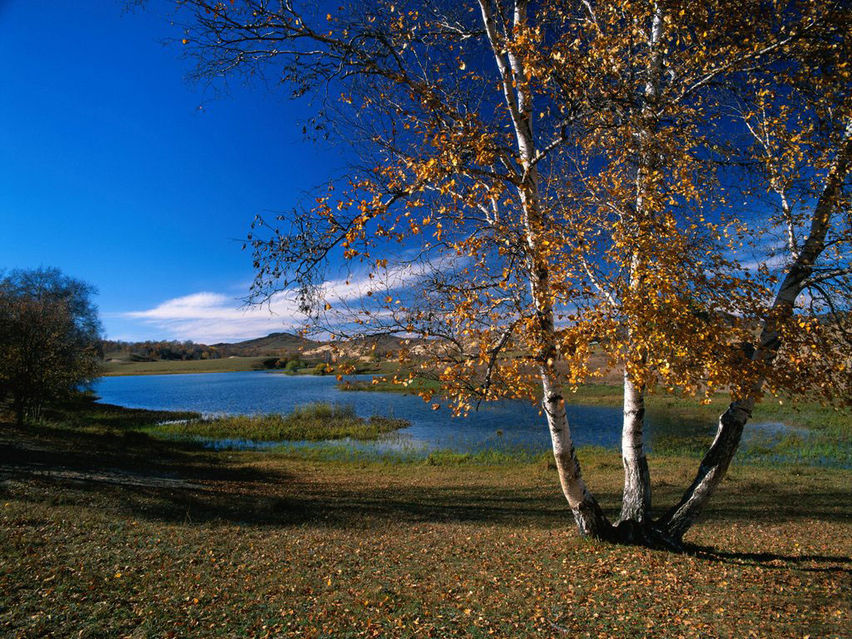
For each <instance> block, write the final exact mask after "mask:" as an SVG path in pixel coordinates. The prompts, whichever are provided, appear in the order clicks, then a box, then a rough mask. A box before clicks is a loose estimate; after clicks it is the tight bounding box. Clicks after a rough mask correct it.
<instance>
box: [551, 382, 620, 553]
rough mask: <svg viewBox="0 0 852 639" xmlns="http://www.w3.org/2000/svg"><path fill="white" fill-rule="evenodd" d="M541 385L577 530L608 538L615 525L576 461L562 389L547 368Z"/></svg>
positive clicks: (589, 534) (554, 448)
mask: <svg viewBox="0 0 852 639" xmlns="http://www.w3.org/2000/svg"><path fill="white" fill-rule="evenodd" d="M541 383H542V389H543V390H544V399H543V401H542V405H543V407H544V413H545V415H546V416H547V425H548V427H549V430H550V440H551V443H552V445H553V458H554V459H555V460H556V471H557V473H558V474H559V483H560V484H561V485H562V492H563V494H564V495H565V499H567V500H568V505H569V506H570V507H571V512H572V513H573V514H574V521H576V522H577V528H578V530H579V531H580V534H581V535H583V536H584V537H596V538H601V539H603V538H609V537H610V536H611V535H612V526H611V525H610V523H609V521H608V520H607V518H606V516H605V515H604V514H603V511H602V510H601V507H600V506H599V505H598V502H597V500H595V498H594V497H593V496H592V494H591V493H590V492H589V490H588V488H587V487H586V482H585V481H583V476H582V473H581V472H580V462H579V461H578V460H577V454H576V452H575V450H574V441H573V440H572V438H571V428H570V426H569V425H568V416H567V415H566V413H565V399H564V398H563V396H562V389H561V388H560V387H559V385H558V384H557V383H556V381H555V379H554V376H553V375H552V374H551V373H550V371H548V370H547V369H546V367H542V370H541Z"/></svg>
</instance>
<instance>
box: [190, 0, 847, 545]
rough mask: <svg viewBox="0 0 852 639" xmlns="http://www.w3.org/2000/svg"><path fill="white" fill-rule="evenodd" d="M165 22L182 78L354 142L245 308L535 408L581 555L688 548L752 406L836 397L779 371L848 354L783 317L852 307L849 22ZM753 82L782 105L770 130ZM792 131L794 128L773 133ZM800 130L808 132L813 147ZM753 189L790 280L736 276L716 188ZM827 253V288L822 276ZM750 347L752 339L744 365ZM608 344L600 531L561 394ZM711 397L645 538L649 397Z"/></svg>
mask: <svg viewBox="0 0 852 639" xmlns="http://www.w3.org/2000/svg"><path fill="white" fill-rule="evenodd" d="M178 8H179V11H178V16H179V17H180V19H182V20H183V25H184V33H183V34H182V38H181V40H182V43H183V46H185V47H186V50H187V52H188V54H189V55H192V56H194V57H195V58H196V59H197V61H198V71H197V74H198V77H200V78H205V79H207V80H215V79H217V78H228V77H233V76H234V74H235V73H243V74H245V77H249V78H251V77H254V76H258V75H263V76H264V77H265V78H266V79H267V82H270V81H273V80H274V81H276V82H277V81H280V82H281V83H283V84H284V85H285V86H287V87H289V88H290V90H292V91H293V92H294V93H295V94H296V95H305V94H310V95H313V96H315V100H316V101H317V110H318V112H319V113H318V114H317V118H316V119H314V120H311V121H310V122H309V124H310V126H312V127H313V128H314V129H315V130H319V131H320V132H322V133H323V134H327V135H330V136H332V138H333V139H336V140H338V141H342V140H343V139H345V140H347V141H349V142H351V143H353V150H352V151H351V152H350V157H351V158H352V160H353V161H352V170H351V173H350V174H349V175H348V176H347V178H346V179H344V180H336V181H333V182H330V183H329V184H328V185H327V186H326V187H325V188H323V189H321V190H320V191H319V192H318V193H317V194H316V197H315V199H314V201H313V202H312V203H311V204H310V205H306V206H305V208H304V209H303V210H300V211H298V212H294V214H293V215H283V216H279V217H278V218H277V219H272V220H264V219H258V220H256V222H255V228H254V229H253V231H252V235H251V236H250V237H249V241H250V242H251V244H252V246H253V248H254V252H255V267H256V269H257V278H256V281H255V284H254V286H253V296H254V299H255V300H256V301H258V302H263V301H265V300H269V299H271V298H272V297H274V296H276V295H281V294H286V292H288V291H290V292H291V293H292V294H294V295H296V296H297V297H298V299H299V301H300V303H301V305H302V307H303V309H304V310H305V312H306V313H307V315H308V316H309V318H310V321H311V323H312V325H313V326H321V327H322V328H323V329H324V330H327V331H331V332H333V333H335V334H336V335H338V336H340V337H352V336H357V335H367V334H369V335H376V334H398V335H403V336H405V337H407V338H410V339H412V340H413V341H412V348H411V349H409V350H408V351H406V350H405V349H403V350H402V351H401V353H400V360H401V363H402V364H405V365H406V369H405V370H407V373H406V374H400V375H398V376H397V377H396V378H395V381H397V382H399V383H403V384H408V383H411V382H412V380H413V379H416V377H418V376H423V375H434V377H435V378H436V379H438V380H439V381H440V382H441V393H440V398H441V401H448V402H450V403H451V405H452V406H453V408H454V409H455V410H456V411H457V412H459V413H465V412H466V411H468V410H471V409H473V408H475V407H476V406H477V405H478V403H479V402H481V401H490V400H496V399H501V398H506V397H513V398H529V399H531V400H536V401H538V400H539V399H540V401H541V406H542V410H543V417H544V421H546V424H547V428H548V430H549V433H550V436H551V441H552V448H553V454H554V459H555V461H556V467H557V473H558V477H559V481H560V485H561V487H562V491H563V494H564V495H565V498H566V500H567V502H568V505H569V506H570V508H571V510H572V512H573V515H574V519H575V521H576V524H577V526H578V529H579V531H580V533H581V534H583V535H589V536H595V537H601V538H610V539H621V540H624V541H641V542H650V543H666V544H669V545H677V544H678V543H679V541H680V539H681V537H682V535H683V534H684V532H685V531H686V530H687V529H688V527H689V526H690V525H691V523H692V522H693V521H694V520H695V518H696V517H697V515H698V514H699V513H700V510H701V507H702V506H703V504H704V503H705V502H706V500H707V499H708V498H709V496H710V494H712V492H713V489H714V488H715V486H716V485H717V484H718V482H719V481H720V480H721V478H722V477H723V476H724V473H725V471H726V469H727V466H728V464H729V463H730V459H731V457H732V456H733V453H734V451H735V450H736V446H737V444H738V442H739V439H740V436H741V433H742V427H743V425H744V424H745V420H746V419H747V417H748V415H750V413H751V409H752V408H753V406H754V404H755V402H757V401H759V399H760V398H761V396H762V394H763V392H764V390H765V389H766V388H770V389H771V390H773V391H778V390H790V391H799V392H808V390H812V389H813V388H814V387H819V385H820V384H823V386H822V387H823V388H824V387H825V384H826V383H827V381H826V380H827V377H826V375H829V373H830V372H831V371H833V372H834V373H838V372H842V369H838V368H837V366H839V364H834V365H833V366H829V367H822V369H820V370H810V371H807V373H808V375H805V374H804V373H803V374H802V375H799V376H791V374H790V373H789V370H790V369H789V367H788V366H787V365H786V364H784V362H787V361H792V360H793V359H795V356H794V355H793V354H794V353H799V354H801V350H802V348H804V347H805V346H804V345H805V343H806V342H807V340H805V341H802V340H801V339H800V338H799V337H798V336H800V335H802V334H803V333H804V334H817V333H819V335H820V336H821V337H820V339H821V340H823V342H821V343H820V348H823V349H824V348H827V347H828V344H829V343H830V344H832V345H833V344H834V343H835V342H836V341H837V340H836V338H838V337H842V336H843V335H845V333H842V332H840V333H837V332H834V331H828V330H822V324H820V322H819V321H818V320H817V316H816V313H817V311H816V308H814V309H813V310H811V311H806V310H805V309H798V310H797V306H796V304H797V300H800V295H801V294H802V292H803V291H805V290H807V289H808V287H809V286H810V287H812V288H814V287H817V286H820V287H821V289H822V291H823V292H824V294H821V295H819V296H817V295H812V296H810V297H809V299H810V300H812V301H813V300H816V299H817V298H818V297H819V299H821V300H824V301H823V302H820V303H822V304H828V303H829V302H828V300H830V304H831V305H832V306H831V308H832V309H833V311H834V315H835V316H837V317H843V316H844V313H846V311H847V309H848V303H847V302H846V301H843V297H842V295H840V294H839V293H842V291H843V286H844V284H843V282H847V281H848V280H842V278H843V277H845V276H846V275H848V269H846V270H845V267H844V259H845V258H844V255H846V253H844V249H843V248H842V247H843V246H846V245H845V242H847V240H848V228H846V227H848V206H846V205H847V200H846V198H845V195H844V194H845V189H846V186H847V182H848V164H849V159H848V149H847V146H848V145H847V140H848V137H843V135H840V137H838V134H837V130H839V129H838V123H839V122H844V121H845V120H844V117H846V115H845V114H848V106H849V105H848V96H847V95H846V93H845V88H844V87H845V86H846V85H848V81H847V80H846V79H847V78H848V73H847V71H846V70H845V69H846V67H845V66H844V65H843V62H842V60H843V58H842V54H843V53H845V52H847V51H848V34H845V32H844V31H843V29H842V27H841V26H840V25H842V24H843V22H842V20H843V19H844V17H848V16H845V14H844V13H843V11H845V10H844V9H842V7H841V6H837V7H835V6H826V5H816V4H811V3H807V2H803V3H799V2H790V3H786V4H784V5H783V6H781V5H779V4H778V3H775V5H774V6H773V7H771V9H772V10H771V11H770V7H769V6H768V5H764V4H763V3H761V2H745V3H743V2H737V3H728V2H714V3H707V4H705V5H702V6H701V7H698V8H696V7H692V6H687V4H685V3H680V2H665V3H664V2H659V3H648V2H619V3H611V2H590V1H586V0H584V1H580V2H567V1H557V2H551V3H543V4H541V5H538V4H537V3H530V2H527V1H525V0H511V1H510V0H478V1H477V2H469V3H441V2H404V3H397V2H384V1H381V0H379V1H374V2H366V3H363V2H362V3H357V4H355V3H343V4H342V6H335V7H333V9H332V10H330V11H328V12H325V11H320V10H319V9H318V8H317V6H316V5H314V4H312V3H305V4H304V5H298V4H296V3H294V2H290V1H286V0H285V1H279V2H266V1H264V0H244V1H243V2H232V3H231V2H229V3H224V2H208V1H206V0H187V1H183V2H179V3H178ZM811 65H821V67H820V70H821V71H822V72H823V73H822V75H821V76H820V80H819V83H822V84H821V86H817V85H816V84H814V85H813V86H809V85H808V83H807V77H808V69H809V68H810V66H811ZM773 78H775V79H773ZM767 83H769V85H770V89H769V90H770V93H771V96H772V97H771V98H766V99H764V100H763V103H764V106H766V107H768V111H767V109H764V110H763V111H760V110H757V109H756V106H755V105H757V104H758V102H759V98H760V96H761V95H763V96H767V95H769V94H765V93H761V91H763V90H765V88H766V87H765V85H766V84H767ZM773 83H774V84H773ZM782 85H783V86H784V89H783V90H780V89H779V90H778V91H774V88H775V87H776V86H777V87H781V86H782ZM761 86H762V87H763V88H761ZM826 87H830V88H831V90H830V91H824V92H823V95H822V97H821V98H819V99H817V101H816V103H814V96H816V95H819V90H821V89H825V88H826ZM732 105H736V109H734V108H733V107H732ZM784 108H786V109H789V110H790V113H795V114H796V115H793V116H787V117H785V116H783V115H778V114H775V113H774V111H775V110H778V109H782V110H783V109H784ZM785 113H787V112H786V111H785ZM800 113H801V114H810V115H808V116H807V117H812V119H813V118H816V120H815V124H814V126H817V124H816V121H818V124H819V126H820V127H821V128H820V129H819V132H818V134H817V131H816V129H813V130H811V129H810V128H808V127H809V126H810V124H805V121H804V120H802V119H801V118H799V115H798V114H800ZM802 117H805V116H804V115H803V116H802ZM797 118H799V119H797ZM794 123H796V124H798V125H800V128H799V129H798V130H794V129H793V128H791V127H792V126H793V124H794ZM755 127H757V128H755ZM761 127H762V128H761ZM752 129H754V130H755V131H758V129H759V131H758V135H763V139H764V141H765V140H766V139H767V136H770V137H769V138H768V139H769V141H768V142H766V144H765V145H763V147H761V146H760V144H759V142H760V140H757V141H756V142H755V141H750V142H748V143H746V142H745V141H744V140H745V139H746V137H747V136H748V135H751V139H752V140H755V139H756V136H755V135H754V133H753V132H751V131H752ZM778 140H783V142H779V141H778ZM784 144H787V145H793V146H796V147H797V148H801V149H802V153H801V154H800V155H799V156H797V157H799V159H800V162H799V164H805V165H807V171H806V173H807V175H808V188H807V189H799V190H798V191H797V195H796V199H795V202H796V204H797V206H798V207H799V208H798V209H797V210H796V212H795V213H793V212H791V211H788V212H786V213H785V212H784V210H785V207H787V209H789V208H790V202H791V198H792V186H791V184H792V183H791V182H790V181H789V178H788V177H785V176H788V174H789V173H790V172H791V171H792V170H793V167H792V166H790V165H788V164H784V163H783V162H779V161H778V160H779V155H781V154H782V153H783V148H784ZM761 148H762V149H763V150H760V149H761ZM812 151H813V152H812ZM817 151H818V152H817ZM796 168H798V165H797V167H796ZM746 169H748V177H749V179H750V180H751V182H752V190H751V191H750V192H749V193H750V195H749V197H750V198H751V201H752V202H758V201H761V202H765V201H766V197H767V196H777V195H778V190H779V189H781V190H783V191H784V192H785V198H786V202H787V204H782V205H781V210H782V213H781V216H782V218H783V219H789V220H791V222H790V227H791V228H792V231H791V233H792V234H793V235H794V236H795V238H797V239H795V240H794V241H792V242H791V243H790V247H792V249H791V250H793V251H794V253H795V255H794V254H793V253H791V259H790V260H789V261H788V262H785V264H784V266H783V267H782V270H781V271H778V269H776V271H777V272H774V273H771V272H769V271H768V269H767V267H766V266H765V265H764V266H762V267H761V268H759V269H749V268H745V266H744V264H743V263H742V261H741V257H740V254H741V253H742V250H743V248H744V244H743V239H744V238H755V239H757V235H756V234H757V233H758V229H757V228H756V227H755V226H754V225H753V224H752V223H753V221H754V220H753V219H752V218H751V217H750V216H749V215H748V214H747V212H746V211H741V210H738V209H737V208H736V206H734V205H733V204H734V203H733V202H732V199H731V193H732V187H731V184H730V183H731V181H732V180H733V181H736V180H737V179H739V178H737V176H736V174H737V172H738V171H742V172H745V170H746ZM744 174H745V173H744ZM788 191H789V193H788ZM844 215H845V217H843V216H844ZM784 216H786V217H784ZM808 220H810V230H809V231H808V232H807V234H806V235H804V236H803V235H801V233H802V230H801V229H802V227H803V226H807V221H808ZM842 220H845V222H843V221H842ZM844 224H846V227H844V226H843V225H844ZM829 235H831V237H832V238H833V239H832V240H830V242H826V238H827V237H828V236H829ZM812 237H813V240H812V239H811V238H812ZM799 238H803V239H799ZM753 245H754V247H757V248H765V247H766V246H768V245H767V244H766V243H760V242H758V241H755V242H754V243H753ZM827 250H829V251H830V252H831V254H832V255H833V256H834V258H835V259H834V262H833V263H832V265H831V267H830V270H829V267H825V268H824V269H822V268H818V267H816V266H815V265H816V264H817V263H818V262H819V261H820V259H822V258H823V257H824V256H825V255H826V251H827ZM337 256H339V257H340V258H342V259H343V260H345V261H346V263H347V264H349V275H348V277H347V279H346V281H345V282H344V283H343V286H340V285H338V286H337V287H335V288H334V289H332V288H331V287H329V286H328V285H327V284H326V281H327V279H328V271H327V267H328V266H329V264H330V263H332V262H333V261H334V259H335V258H336V257H337ZM783 269H786V270H783ZM815 269H816V270H815ZM782 274H784V277H783V278H781V280H780V282H781V283H780V285H778V286H780V288H777V287H776V288H777V291H778V292H777V293H776V295H775V299H774V301H771V300H770V298H771V290H772V286H773V283H774V280H773V277H775V278H778V277H780V276H781V275H782ZM838 278H840V279H838ZM788 280H789V281H788ZM828 282H831V283H832V284H831V285H830V286H829V284H828ZM814 290H817V289H816V288H814ZM341 291H343V292H342V293H341ZM335 295H336V297H335ZM779 300H780V301H779ZM812 303H816V302H812ZM758 322H759V323H761V325H762V332H761V335H760V338H759V339H758V341H757V342H756V344H755V345H754V346H751V347H749V346H745V347H744V346H743V345H744V344H748V343H749V342H754V341H755V339H754V326H755V323H758ZM807 327H810V329H808V328H807ZM817 327H819V330H817ZM809 330H810V331H811V332H810V333H809V332H808V331H809ZM415 338H417V339H415ZM797 340H798V341H797ZM597 342H599V343H600V344H601V347H602V348H603V349H604V351H605V353H606V354H607V356H608V359H609V365H610V366H612V367H616V368H618V369H619V370H621V371H622V372H623V378H624V423H623V436H622V458H623V462H624V471H625V487H624V505H623V508H622V512H621V514H620V516H619V518H618V520H617V521H616V522H615V523H611V522H610V521H609V520H608V519H607V517H606V516H605V514H604V513H603V512H602V510H601V508H600V506H599V505H598V503H597V501H596V500H595V498H594V496H593V495H592V493H591V491H590V490H589V487H588V486H587V485H586V482H585V480H584V478H583V474H582V472H581V466H580V463H579V460H578V458H577V454H576V451H575V448H574V443H573V438H572V433H571V426H570V424H569V423H568V420H567V416H566V410H565V405H566V399H568V398H569V397H570V395H567V394H566V391H569V390H570V389H572V388H576V387H577V386H578V385H579V384H580V383H582V382H583V381H586V380H587V379H589V378H590V377H593V376H594V374H595V371H592V370H590V369H589V366H588V359H589V355H590V353H591V351H592V348H593V344H594V343H597ZM844 352H848V350H847V351H844ZM791 358H792V359H791ZM799 359H801V357H800V358H799ZM806 378H807V380H808V382H807V383H806V384H804V383H803V381H802V380H804V379H806ZM794 379H795V382H794V381H793V380H794ZM814 385H816V386H814ZM723 388H724V389H728V390H730V392H731V394H732V398H733V403H732V404H731V407H730V408H729V409H728V411H726V413H725V414H724V415H723V416H722V417H721V419H720V426H719V433H718V434H717V437H716V440H715V441H714V442H713V444H712V446H711V448H710V450H709V452H708V454H707V456H706V457H705V459H704V461H703V462H702V464H701V467H700V470H699V473H698V475H697V478H696V480H695V482H694V483H693V485H692V486H691V487H690V488H689V489H688V490H687V492H686V494H685V495H684V498H683V499H682V500H681V503H680V504H678V505H677V506H676V507H675V508H674V509H672V510H671V511H670V512H668V513H667V514H665V515H663V517H661V518H658V519H654V518H653V516H652V510H651V493H650V487H651V481H650V474H649V471H648V465H647V460H646V457H645V450H644V441H643V433H642V424H643V417H644V396H645V393H646V392H647V391H648V390H650V389H659V390H662V391H664V392H665V391H668V392H677V393H690V394H704V396H705V397H710V396H711V395H712V394H713V393H715V392H716V391H717V390H719V389H723ZM423 394H424V396H425V399H427V400H429V401H434V400H435V398H434V397H432V396H431V393H429V392H424V393H423ZM827 398H828V399H833V398H832V397H827Z"/></svg>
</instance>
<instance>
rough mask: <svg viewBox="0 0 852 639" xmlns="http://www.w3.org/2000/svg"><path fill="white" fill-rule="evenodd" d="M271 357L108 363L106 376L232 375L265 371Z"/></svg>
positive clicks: (105, 371)
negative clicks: (241, 372) (240, 372)
mask: <svg viewBox="0 0 852 639" xmlns="http://www.w3.org/2000/svg"><path fill="white" fill-rule="evenodd" d="M267 359H269V357H223V358H221V359H196V360H186V361H183V360H162V361H158V362H131V361H121V362H109V361H108V362H106V363H105V364H104V375H106V376H112V375H179V374H186V373H232V372H237V371H256V370H263V362H264V360H267Z"/></svg>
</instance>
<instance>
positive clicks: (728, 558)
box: [687, 545, 852, 574]
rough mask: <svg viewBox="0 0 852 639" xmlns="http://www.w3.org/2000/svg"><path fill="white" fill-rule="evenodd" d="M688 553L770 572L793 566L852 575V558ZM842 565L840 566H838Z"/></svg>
mask: <svg viewBox="0 0 852 639" xmlns="http://www.w3.org/2000/svg"><path fill="white" fill-rule="evenodd" d="M687 551H688V552H690V553H691V554H694V555H695V556H696V557H699V558H700V559H706V560H709V561H715V562H721V563H726V564H737V565H742V566H760V567H761V568H764V569H768V570H772V569H775V570H788V569H789V568H790V566H791V565H793V566H796V569H797V570H802V571H804V572H845V573H850V574H852V568H846V567H845V566H852V557H846V556H843V555H819V554H812V555H782V554H778V553H771V552H727V551H723V550H718V549H716V548H713V547H712V546H698V545H692V546H689V547H688V548H687ZM807 564H833V565H827V566H808V565H807ZM838 564H840V566H838Z"/></svg>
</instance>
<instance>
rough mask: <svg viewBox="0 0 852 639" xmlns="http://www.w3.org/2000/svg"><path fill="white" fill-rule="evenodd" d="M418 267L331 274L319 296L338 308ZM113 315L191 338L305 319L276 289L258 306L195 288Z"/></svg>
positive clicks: (216, 337)
mask: <svg viewBox="0 0 852 639" xmlns="http://www.w3.org/2000/svg"><path fill="white" fill-rule="evenodd" d="M420 275H422V273H420V272H418V271H417V269H414V268H412V267H410V266H406V267H400V268H392V269H388V272H387V273H386V276H385V277H382V278H375V279H371V278H369V277H367V276H363V277H352V278H349V279H348V280H331V281H328V282H326V283H325V284H324V285H323V286H322V289H321V295H322V297H323V298H324V299H325V300H326V301H327V302H328V303H329V304H330V305H331V306H333V307H334V308H335V310H339V311H340V312H341V313H342V314H346V313H347V312H350V311H349V310H347V309H351V308H354V307H353V306H352V304H353V303H357V302H359V300H366V299H367V298H368V297H369V295H370V294H372V293H374V292H376V291H379V290H389V289H400V288H403V287H405V286H406V285H407V284H408V283H410V282H411V281H412V280H413V279H415V278H417V277H419V276H420ZM115 316H116V317H119V318H121V319H124V320H131V321H134V322H141V323H143V324H145V325H147V326H148V327H149V328H151V329H153V331H155V334H156V335H157V336H158V337H159V338H161V339H176V340H181V341H183V340H193V341H196V342H203V343H208V344H212V343H217V342H233V341H239V340H244V339H251V338H255V337H261V336H263V335H267V334H268V333H271V332H276V331H292V330H296V329H298V328H299V327H300V326H301V325H302V323H303V322H304V320H305V316H304V315H303V314H302V313H301V312H300V311H299V306H298V303H297V301H296V300H295V297H294V295H292V294H290V293H277V294H275V295H273V296H272V298H271V299H270V300H269V302H268V303H265V304H263V305H262V306H246V305H245V304H244V303H243V301H242V300H240V299H238V298H235V297H233V296H230V295H226V294H224V293H216V292H209V291H205V292H199V293H192V294H191V295H184V296H182V297H176V298H173V299H169V300H166V301H164V302H162V303H161V304H158V305H157V306H155V307H153V308H150V309H146V310H138V311H129V312H125V313H117V314H115Z"/></svg>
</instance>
